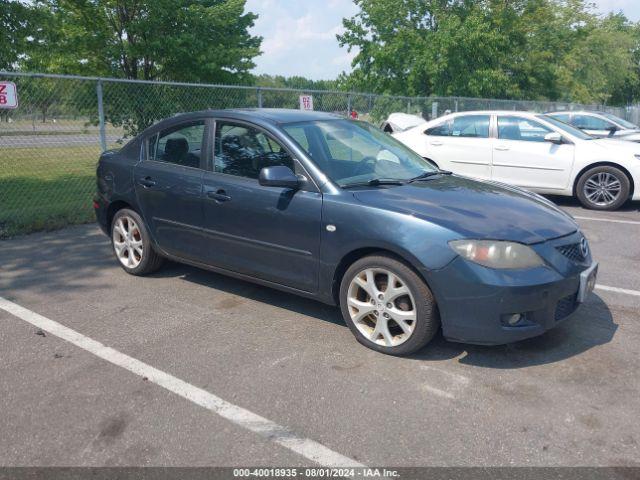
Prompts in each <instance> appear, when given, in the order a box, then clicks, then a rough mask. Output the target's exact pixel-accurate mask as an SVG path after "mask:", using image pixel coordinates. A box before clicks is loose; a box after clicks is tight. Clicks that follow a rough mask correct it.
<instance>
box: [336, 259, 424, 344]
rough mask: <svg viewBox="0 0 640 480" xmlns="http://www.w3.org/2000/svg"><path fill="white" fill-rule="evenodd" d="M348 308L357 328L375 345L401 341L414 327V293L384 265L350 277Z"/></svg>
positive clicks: (405, 338)
mask: <svg viewBox="0 0 640 480" xmlns="http://www.w3.org/2000/svg"><path fill="white" fill-rule="evenodd" d="M347 308H348V309H349V315H350V317H351V320H352V321H353V323H354V324H355V326H356V328H357V329H358V331H359V332H360V333H361V334H362V335H363V336H364V337H365V338H367V339H369V340H370V341H371V342H373V343H376V344H378V345H382V346H385V347H395V346H397V345H400V344H402V343H404V342H406V341H407V340H408V339H409V338H410V337H411V335H412V334H413V331H414V330H415V326H416V318H417V311H416V303H415V301H414V298H413V295H412V293H411V291H410V289H409V287H408V286H407V284H406V283H405V282H404V281H403V280H402V279H401V278H400V277H399V276H398V275H396V274H395V273H393V272H391V271H389V270H387V269H384V268H367V269H365V270H362V271H361V272H359V273H358V274H357V275H356V276H355V277H354V278H353V280H351V283H350V284H349V290H348V292H347Z"/></svg>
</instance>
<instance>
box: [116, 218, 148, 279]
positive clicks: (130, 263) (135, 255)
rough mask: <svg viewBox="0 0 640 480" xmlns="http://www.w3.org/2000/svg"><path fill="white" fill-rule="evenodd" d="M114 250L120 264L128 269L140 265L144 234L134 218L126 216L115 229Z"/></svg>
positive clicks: (118, 222)
mask: <svg viewBox="0 0 640 480" xmlns="http://www.w3.org/2000/svg"><path fill="white" fill-rule="evenodd" d="M113 248H114V249H115V251H116V256H117V257H118V260H120V263H122V265H124V266H125V267H127V268H136V267H137V266H138V265H140V262H141V261H142V255H143V252H144V250H143V245H142V234H141V233H140V227H138V224H137V223H136V222H135V220H134V219H133V218H131V217H130V216H128V215H124V216H122V217H120V218H118V220H116V224H115V225H114V227H113Z"/></svg>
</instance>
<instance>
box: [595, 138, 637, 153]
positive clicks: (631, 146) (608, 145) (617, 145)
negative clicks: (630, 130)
mask: <svg viewBox="0 0 640 480" xmlns="http://www.w3.org/2000/svg"><path fill="white" fill-rule="evenodd" d="M634 137H635V135H629V136H625V137H607V138H598V139H596V140H589V141H587V142H586V143H587V146H588V147H589V148H590V149H591V148H592V147H593V146H597V147H598V148H601V149H603V150H606V151H607V152H608V153H611V152H612V151H613V150H616V151H618V152H620V153H621V154H631V155H635V154H640V147H639V146H638V144H637V143H635V142H633V141H630V140H634V139H635V138H634ZM638 138H639V139H640V135H639V136H638Z"/></svg>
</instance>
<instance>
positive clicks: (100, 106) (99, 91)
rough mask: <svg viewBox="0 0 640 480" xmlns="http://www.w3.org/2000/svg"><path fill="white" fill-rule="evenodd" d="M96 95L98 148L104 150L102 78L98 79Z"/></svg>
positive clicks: (105, 135) (105, 145) (105, 136)
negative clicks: (98, 132)
mask: <svg viewBox="0 0 640 480" xmlns="http://www.w3.org/2000/svg"><path fill="white" fill-rule="evenodd" d="M96 93H97V95H98V122H99V125H100V148H101V149H102V151H103V152H104V151H105V150H106V149H107V132H106V130H105V125H104V106H103V104H102V80H98V84H97V85H96Z"/></svg>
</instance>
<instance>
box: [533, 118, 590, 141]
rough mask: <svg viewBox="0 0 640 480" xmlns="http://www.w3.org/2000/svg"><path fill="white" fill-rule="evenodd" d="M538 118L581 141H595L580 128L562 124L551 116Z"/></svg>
mask: <svg viewBox="0 0 640 480" xmlns="http://www.w3.org/2000/svg"><path fill="white" fill-rule="evenodd" d="M538 118H541V119H542V120H544V121H546V122H549V123H550V124H552V125H554V126H555V127H558V128H559V129H560V130H564V131H565V132H567V133H569V134H571V135H573V136H574V137H576V138H579V139H580V140H595V137H592V136H591V135H589V134H588V133H584V132H583V131H582V130H580V129H579V128H576V127H574V126H572V125H569V124H568V123H564V122H561V121H560V120H558V119H556V118H553V117H551V116H549V115H538Z"/></svg>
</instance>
